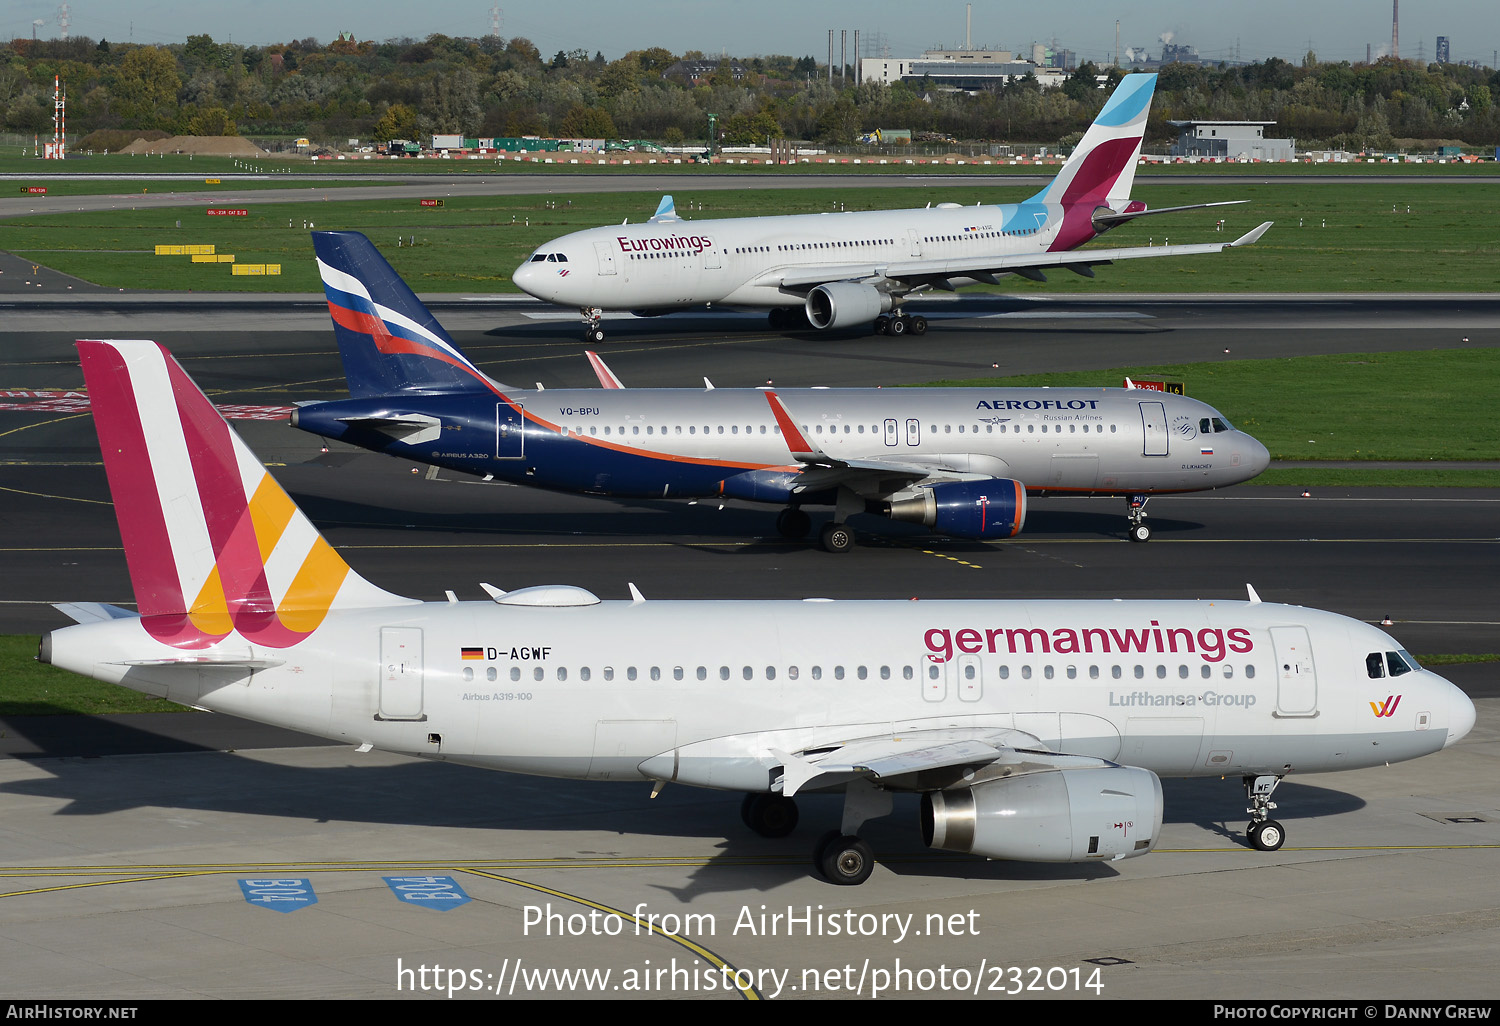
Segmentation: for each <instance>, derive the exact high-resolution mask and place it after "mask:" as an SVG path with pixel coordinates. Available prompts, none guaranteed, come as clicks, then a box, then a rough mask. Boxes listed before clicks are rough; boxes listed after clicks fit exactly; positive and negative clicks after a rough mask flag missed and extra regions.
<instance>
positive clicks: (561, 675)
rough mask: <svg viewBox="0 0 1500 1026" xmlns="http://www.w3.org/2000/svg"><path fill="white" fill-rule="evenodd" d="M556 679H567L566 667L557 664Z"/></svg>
mask: <svg viewBox="0 0 1500 1026" xmlns="http://www.w3.org/2000/svg"><path fill="white" fill-rule="evenodd" d="M557 679H558V680H567V679H568V668H567V667H566V666H559V667H558V668H557Z"/></svg>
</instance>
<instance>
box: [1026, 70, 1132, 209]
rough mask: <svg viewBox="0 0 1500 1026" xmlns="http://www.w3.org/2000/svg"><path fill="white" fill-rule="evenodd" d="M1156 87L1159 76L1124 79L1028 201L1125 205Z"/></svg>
mask: <svg viewBox="0 0 1500 1026" xmlns="http://www.w3.org/2000/svg"><path fill="white" fill-rule="evenodd" d="M1155 91H1156V76H1155V75H1126V76H1125V77H1124V78H1123V79H1121V80H1120V84H1119V85H1118V86H1116V87H1115V91H1114V93H1113V94H1112V95H1111V96H1110V98H1109V101H1108V102H1107V103H1105V104H1104V109H1103V110H1101V111H1100V112H1099V116H1098V117H1096V118H1095V119H1094V123H1093V124H1092V125H1090V126H1089V130H1088V131H1087V132H1085V133H1084V135H1083V139H1081V140H1080V141H1079V143H1078V147H1077V148H1076V149H1074V150H1073V155H1072V156H1071V157H1069V158H1068V162H1067V163H1066V164H1064V165H1063V168H1062V170H1061V171H1059V172H1058V173H1057V177H1056V178H1054V179H1052V181H1051V182H1050V183H1049V184H1048V185H1047V187H1046V188H1045V189H1043V190H1042V191H1041V192H1039V193H1037V194H1036V195H1035V196H1033V197H1031V199H1030V201H1029V202H1032V203H1059V204H1062V205H1064V206H1072V205H1073V204H1076V203H1088V204H1090V205H1091V206H1111V207H1114V208H1115V209H1117V210H1118V209H1122V207H1123V204H1124V203H1125V202H1127V201H1128V200H1129V199H1130V187H1131V186H1132V185H1133V184H1135V165H1136V161H1137V160H1139V159H1140V156H1141V139H1142V137H1143V136H1144V135H1145V134H1146V117H1147V115H1149V114H1150V113H1151V97H1152V94H1153V93H1155Z"/></svg>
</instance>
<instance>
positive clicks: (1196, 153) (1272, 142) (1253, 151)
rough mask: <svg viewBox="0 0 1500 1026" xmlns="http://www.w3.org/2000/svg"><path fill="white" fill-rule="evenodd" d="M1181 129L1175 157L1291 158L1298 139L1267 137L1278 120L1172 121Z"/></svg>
mask: <svg viewBox="0 0 1500 1026" xmlns="http://www.w3.org/2000/svg"><path fill="white" fill-rule="evenodd" d="M1167 124H1169V125H1171V126H1172V127H1173V128H1175V129H1177V142H1176V143H1174V144H1173V146H1172V149H1171V151H1170V152H1171V155H1172V156H1174V157H1200V158H1208V157H1214V158H1218V159H1220V160H1291V159H1293V157H1294V156H1295V152H1296V140H1294V139H1267V138H1265V134H1266V127H1267V126H1268V125H1274V124H1276V122H1274V121H1168V122H1167Z"/></svg>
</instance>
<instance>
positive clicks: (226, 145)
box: [120, 135, 267, 157]
mask: <svg viewBox="0 0 1500 1026" xmlns="http://www.w3.org/2000/svg"><path fill="white" fill-rule="evenodd" d="M120 152H121V153H196V154H201V155H203V156H210V157H264V156H267V153H266V151H265V150H263V149H261V148H260V147H259V146H257V145H255V144H254V143H253V142H251V141H250V140H249V139H244V138H241V137H240V136H237V135H174V136H172V138H170V139H157V140H155V141H151V142H148V141H147V140H145V139H137V140H136V141H135V142H133V143H131V144H130V145H129V146H127V147H125V148H124V149H123V150H120Z"/></svg>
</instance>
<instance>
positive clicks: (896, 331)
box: [886, 316, 911, 335]
mask: <svg viewBox="0 0 1500 1026" xmlns="http://www.w3.org/2000/svg"><path fill="white" fill-rule="evenodd" d="M909 327H911V322H910V321H908V320H907V319H906V317H905V316H901V317H892V318H891V323H890V326H889V327H888V328H886V334H887V335H905V334H906V329H907V328H909Z"/></svg>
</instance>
